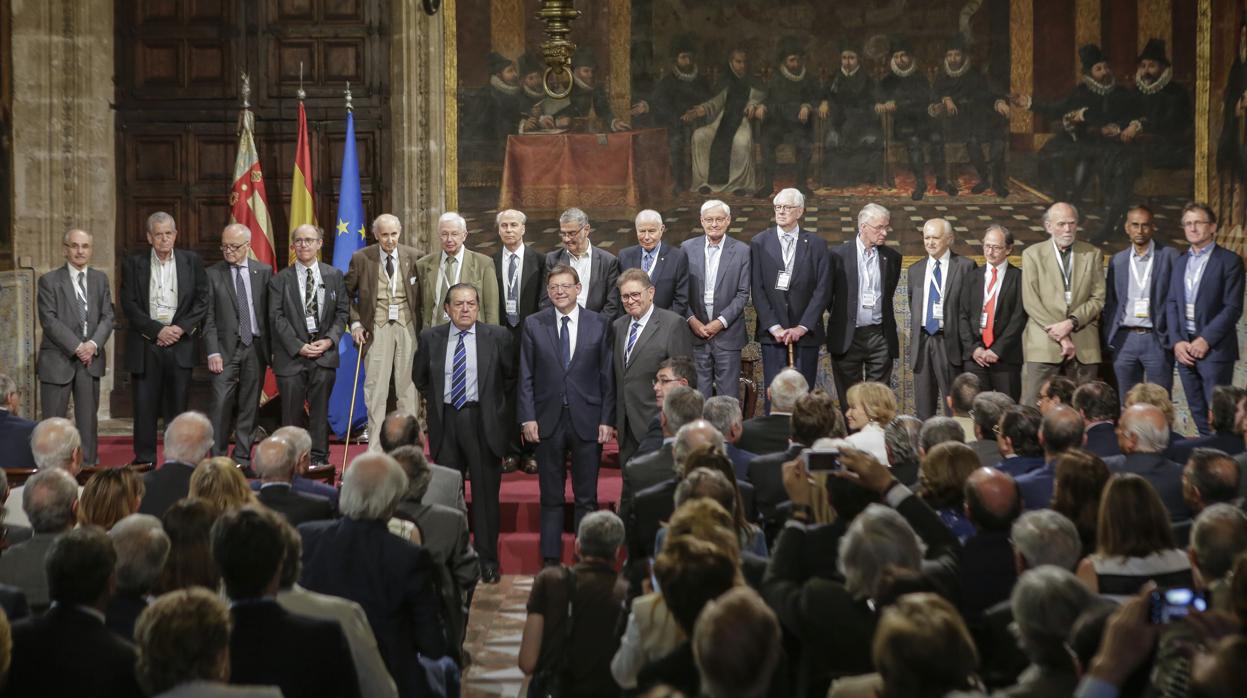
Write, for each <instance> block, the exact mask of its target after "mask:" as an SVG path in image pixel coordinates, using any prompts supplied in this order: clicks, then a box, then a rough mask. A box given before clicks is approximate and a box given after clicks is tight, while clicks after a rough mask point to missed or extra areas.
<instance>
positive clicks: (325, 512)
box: [255, 435, 333, 526]
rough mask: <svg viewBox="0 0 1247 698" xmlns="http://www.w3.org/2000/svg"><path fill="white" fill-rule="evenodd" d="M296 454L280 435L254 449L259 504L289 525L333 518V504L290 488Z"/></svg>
mask: <svg viewBox="0 0 1247 698" xmlns="http://www.w3.org/2000/svg"><path fill="white" fill-rule="evenodd" d="M298 458H299V454H298V452H297V451H296V450H295V447H294V444H292V443H291V442H290V441H289V440H288V439H286V438H285V437H282V436H275V435H274V436H270V437H268V438H267V439H265V440H263V441H261V442H260V444H259V445H258V446H256V449H255V472H256V474H257V475H259V476H260V497H259V499H260V503H261V504H263V505H264V506H266V507H268V508H269V509H272V510H273V511H275V512H277V513H279V514H281V515H282V516H284V517H286V520H287V521H289V522H290V525H291V526H298V525H299V524H301V523H304V522H306V521H316V520H319V519H330V518H333V505H331V504H330V503H329V500H328V499H325V498H324V497H317V496H316V495H311V494H304V493H302V492H296V491H295V490H294V487H293V480H294V470H295V465H296V463H297V462H298Z"/></svg>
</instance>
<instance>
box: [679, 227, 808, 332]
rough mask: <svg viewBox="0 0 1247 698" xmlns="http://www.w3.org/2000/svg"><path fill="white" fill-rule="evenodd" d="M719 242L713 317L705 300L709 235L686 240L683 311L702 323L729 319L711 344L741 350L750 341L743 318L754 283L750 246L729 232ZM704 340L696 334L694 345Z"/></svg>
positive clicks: (685, 315)
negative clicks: (731, 236) (686, 291)
mask: <svg viewBox="0 0 1247 698" xmlns="http://www.w3.org/2000/svg"><path fill="white" fill-rule="evenodd" d="M719 245H720V246H721V247H722V249H721V250H720V251H719V267H718V271H717V278H716V281H717V284H716V283H711V284H710V285H713V286H714V308H712V310H713V311H714V317H710V316H708V315H707V314H706V303H705V301H704V300H703V298H704V296H705V293H706V285H707V283H708V281H707V279H706V236H705V235H698V236H697V237H695V238H690V239H688V240H685V241H684V243H683V245H682V247H683V248H684V253H685V254H686V255H688V298H689V302H688V311H687V312H685V313H684V317H685V319H688V318H690V317H696V318H697V319H698V320H700V321H701V322H702V323H703V324H705V323H709V322H711V321H713V320H714V319H715V318H717V317H722V318H723V319H724V320H727V329H725V330H723V331H722V332H720V333H719V334H717V335H715V336H714V338H713V339H711V340H710V344H711V345H712V346H714V347H717V348H719V349H725V350H728V351H740V350H741V349H744V348H745V345H746V344H748V343H749V337H748V335H747V333H746V332H745V317H744V314H745V305H746V304H747V303H749V285H750V284H751V283H752V279H751V276H750V274H751V269H752V267H751V265H750V259H749V246H748V245H746V244H745V243H743V242H741V241H740V240H734V239H732V238H730V237H728V236H726V235H724V236H723V240H722V241H720V242H719ZM811 329H812V328H811ZM703 343H705V340H703V339H702V338H701V337H698V336H697V335H695V334H694V335H693V345H694V346H697V345H700V344H703Z"/></svg>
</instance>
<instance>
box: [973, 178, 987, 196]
mask: <svg viewBox="0 0 1247 698" xmlns="http://www.w3.org/2000/svg"><path fill="white" fill-rule="evenodd" d="M988 189H991V185H990V184H988V183H987V181H986V180H982V179H980V180H979V183H978V184H975V185H974V186H973V187H971V188H970V193H971V194H982V193H983V192H985V191H987V190H988Z"/></svg>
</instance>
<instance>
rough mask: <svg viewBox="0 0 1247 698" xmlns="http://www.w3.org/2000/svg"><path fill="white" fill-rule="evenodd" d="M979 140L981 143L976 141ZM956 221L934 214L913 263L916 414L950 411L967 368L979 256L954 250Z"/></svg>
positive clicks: (911, 356)
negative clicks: (967, 313)
mask: <svg viewBox="0 0 1247 698" xmlns="http://www.w3.org/2000/svg"><path fill="white" fill-rule="evenodd" d="M976 145H977V144H976ZM956 241H957V236H956V235H955V234H953V224H952V223H949V222H948V220H947V219H944V218H932V219H930V220H928V221H927V222H926V223H923V224H922V246H923V247H924V248H925V249H926V251H927V256H926V257H924V258H923V259H922V261H920V262H917V263H915V264H913V265H910V267H909V310H910V323H909V348H908V349H909V350H908V351H907V352H906V356H905V361H906V363H908V364H909V368H910V369H911V370H912V371H913V372H914V404H915V410H914V413H915V414H916V415H917V416H918V419H927V418H929V417H932V416H934V415H935V413H936V411H937V410H938V411H939V412H941V413H944V414H947V411H946V408H945V403H946V402H947V401H948V397H949V395H950V394H951V393H950V389H951V388H952V383H953V377H954V376H956V375H957V374H959V373H961V358H962V356H961V354H962V348H961V334H960V332H961V323H960V316H961V313H960V312H958V308H960V304H961V287H962V286H964V285H965V284H964V283H963V281H964V279H965V278H966V277H968V276H969V275H970V274H972V273H973V272H974V269H975V265H974V260H972V259H970V258H969V257H962V256H961V255H959V254H957V253H956V252H953V251H952V247H953V243H955V242H956Z"/></svg>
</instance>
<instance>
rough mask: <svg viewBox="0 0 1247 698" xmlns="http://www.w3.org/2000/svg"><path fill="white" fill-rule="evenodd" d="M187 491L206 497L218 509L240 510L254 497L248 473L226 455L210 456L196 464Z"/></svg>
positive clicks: (206, 500)
mask: <svg viewBox="0 0 1247 698" xmlns="http://www.w3.org/2000/svg"><path fill="white" fill-rule="evenodd" d="M188 494H189V496H191V497H194V498H195V499H202V500H204V501H205V502H207V503H208V504H209V505H211V506H212V507H214V508H215V509H216V510H217V511H218V512H224V511H237V510H238V509H241V508H242V507H245V506H247V505H248V504H250V503H252V502H254V501H255V493H254V492H252V490H251V485H249V484H247V476H245V475H243V474H242V470H240V469H239V468H238V465H237V464H236V463H234V461H232V460H230V459H229V458H226V457H225V456H216V457H214V458H209V459H207V460H205V461H203V462H201V463H200V464H199V465H197V466H195V470H194V472H192V473H191V484H190V492H189V493H188Z"/></svg>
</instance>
